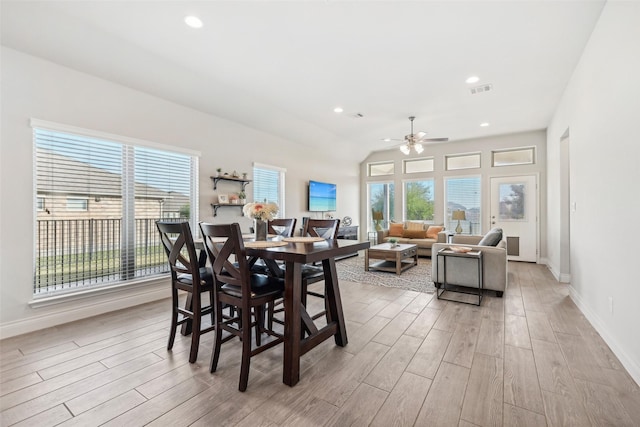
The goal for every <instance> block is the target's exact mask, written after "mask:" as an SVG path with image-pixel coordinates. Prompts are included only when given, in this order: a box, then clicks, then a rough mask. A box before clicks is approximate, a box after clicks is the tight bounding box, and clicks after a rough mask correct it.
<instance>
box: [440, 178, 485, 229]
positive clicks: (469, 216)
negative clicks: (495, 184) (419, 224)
mask: <svg viewBox="0 0 640 427" xmlns="http://www.w3.org/2000/svg"><path fill="white" fill-rule="evenodd" d="M480 184H481V182H480V177H479V176H469V177H464V178H445V197H446V203H445V206H446V211H445V215H444V218H445V226H446V228H447V230H452V231H456V232H458V233H462V234H480V233H481V231H482V230H481V229H480V224H481V223H480V219H481V218H480V212H481V209H480V208H481V206H480V203H481V200H482V199H481V197H480V188H481V187H480Z"/></svg>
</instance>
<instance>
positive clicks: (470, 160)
mask: <svg viewBox="0 0 640 427" xmlns="http://www.w3.org/2000/svg"><path fill="white" fill-rule="evenodd" d="M445 166H446V169H447V170H448V171H452V170H459V169H477V168H479V167H480V153H471V154H456V155H452V156H445Z"/></svg>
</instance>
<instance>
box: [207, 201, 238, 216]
mask: <svg viewBox="0 0 640 427" xmlns="http://www.w3.org/2000/svg"><path fill="white" fill-rule="evenodd" d="M227 206H228V207H231V208H240V214H241V215H242V216H244V212H243V211H242V208H243V207H244V205H235V204H233V203H211V207H212V208H213V216H218V209H219V208H224V207H227Z"/></svg>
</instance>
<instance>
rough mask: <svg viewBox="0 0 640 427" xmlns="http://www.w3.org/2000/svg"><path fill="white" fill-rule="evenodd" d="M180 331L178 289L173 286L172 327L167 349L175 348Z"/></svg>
mask: <svg viewBox="0 0 640 427" xmlns="http://www.w3.org/2000/svg"><path fill="white" fill-rule="evenodd" d="M177 331H178V290H177V289H176V288H173V289H172V290H171V329H170V331H169V342H168V343H167V350H171V349H172V348H173V343H174V341H175V339H176V332H177Z"/></svg>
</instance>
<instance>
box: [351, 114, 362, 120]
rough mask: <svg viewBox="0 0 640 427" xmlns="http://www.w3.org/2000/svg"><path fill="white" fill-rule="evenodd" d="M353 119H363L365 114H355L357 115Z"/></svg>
mask: <svg viewBox="0 0 640 427" xmlns="http://www.w3.org/2000/svg"><path fill="white" fill-rule="evenodd" d="M353 117H354V118H356V119H361V118H363V117H364V114H362V113H355V114H354V115H353Z"/></svg>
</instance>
